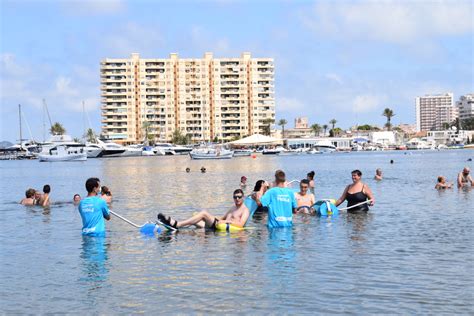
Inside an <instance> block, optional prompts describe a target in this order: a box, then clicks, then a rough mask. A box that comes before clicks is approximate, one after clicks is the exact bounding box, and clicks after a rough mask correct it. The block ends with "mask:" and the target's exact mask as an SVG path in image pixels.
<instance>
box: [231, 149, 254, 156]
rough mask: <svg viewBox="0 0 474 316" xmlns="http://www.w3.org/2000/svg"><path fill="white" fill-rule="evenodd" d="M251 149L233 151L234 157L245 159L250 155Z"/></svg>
mask: <svg viewBox="0 0 474 316" xmlns="http://www.w3.org/2000/svg"><path fill="white" fill-rule="evenodd" d="M252 153H253V150H252V149H234V157H247V156H250V155H252Z"/></svg>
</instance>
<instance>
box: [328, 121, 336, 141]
mask: <svg viewBox="0 0 474 316" xmlns="http://www.w3.org/2000/svg"><path fill="white" fill-rule="evenodd" d="M336 123H337V121H336V119H332V120H330V121H329V124H331V125H332V129H331V130H332V131H333V130H334V126H336ZM329 136H330V137H334V131H333V133H332V136H331V131H329Z"/></svg>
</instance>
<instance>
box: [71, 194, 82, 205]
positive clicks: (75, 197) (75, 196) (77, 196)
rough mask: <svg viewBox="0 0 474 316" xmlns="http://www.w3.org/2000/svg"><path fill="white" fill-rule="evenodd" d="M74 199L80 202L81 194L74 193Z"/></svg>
mask: <svg viewBox="0 0 474 316" xmlns="http://www.w3.org/2000/svg"><path fill="white" fill-rule="evenodd" d="M72 201H73V202H74V203H78V202H80V201H81V196H80V195H79V194H77V193H76V194H74V197H73V198H72Z"/></svg>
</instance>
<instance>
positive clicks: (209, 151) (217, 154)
mask: <svg viewBox="0 0 474 316" xmlns="http://www.w3.org/2000/svg"><path fill="white" fill-rule="evenodd" d="M189 156H191V159H230V158H232V157H233V156H234V152H233V151H232V150H227V149H224V148H215V147H200V148H195V149H193V150H192V151H191V152H190V153H189Z"/></svg>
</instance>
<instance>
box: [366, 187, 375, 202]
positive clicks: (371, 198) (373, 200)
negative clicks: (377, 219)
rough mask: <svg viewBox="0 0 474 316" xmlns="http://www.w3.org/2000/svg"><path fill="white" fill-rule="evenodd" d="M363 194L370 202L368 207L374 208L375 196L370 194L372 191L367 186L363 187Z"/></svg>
mask: <svg viewBox="0 0 474 316" xmlns="http://www.w3.org/2000/svg"><path fill="white" fill-rule="evenodd" d="M365 194H367V196H368V197H369V199H370V200H371V201H370V203H369V205H370V206H374V205H375V196H374V194H373V193H372V190H370V188H369V186H368V185H367V184H366V185H365Z"/></svg>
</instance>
